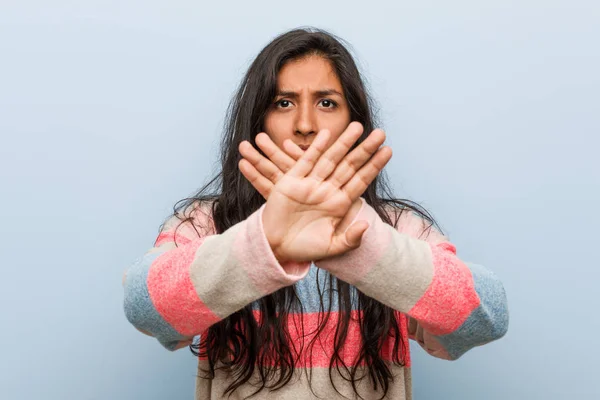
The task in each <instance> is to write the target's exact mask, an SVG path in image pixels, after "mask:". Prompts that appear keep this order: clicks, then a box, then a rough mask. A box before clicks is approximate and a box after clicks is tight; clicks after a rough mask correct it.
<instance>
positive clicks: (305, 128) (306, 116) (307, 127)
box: [294, 104, 317, 136]
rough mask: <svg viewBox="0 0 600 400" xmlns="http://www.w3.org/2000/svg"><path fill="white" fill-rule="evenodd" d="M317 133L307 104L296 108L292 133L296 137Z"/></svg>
mask: <svg viewBox="0 0 600 400" xmlns="http://www.w3.org/2000/svg"><path fill="white" fill-rule="evenodd" d="M316 132H317V127H316V121H315V114H314V112H313V110H312V108H311V106H310V105H309V104H304V105H303V106H301V107H298V112H297V114H296V121H295V126H294V133H295V134H296V135H302V136H308V135H312V134H315V133H316Z"/></svg>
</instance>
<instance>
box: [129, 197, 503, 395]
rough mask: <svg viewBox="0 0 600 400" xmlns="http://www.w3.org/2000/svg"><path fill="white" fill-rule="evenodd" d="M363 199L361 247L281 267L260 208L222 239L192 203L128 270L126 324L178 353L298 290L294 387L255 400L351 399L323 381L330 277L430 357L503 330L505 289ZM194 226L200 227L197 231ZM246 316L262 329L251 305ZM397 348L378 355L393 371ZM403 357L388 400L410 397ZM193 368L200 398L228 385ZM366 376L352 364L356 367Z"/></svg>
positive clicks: (416, 225) (345, 385) (444, 241)
mask: <svg viewBox="0 0 600 400" xmlns="http://www.w3.org/2000/svg"><path fill="white" fill-rule="evenodd" d="M361 201H362V207H361V209H360V211H359V213H358V214H357V216H356V217H355V221H358V220H365V221H367V222H368V223H369V228H368V229H367V231H366V232H365V234H364V235H363V238H362V242H361V245H360V247H358V248H357V249H355V250H352V251H349V252H347V253H345V254H343V255H341V256H337V257H332V258H328V259H326V260H321V261H317V264H315V263H309V262H306V263H293V262H290V263H284V264H283V265H282V264H280V263H279V262H278V261H277V259H276V258H275V256H274V254H273V252H272V250H271V248H270V246H269V243H268V241H267V239H266V236H265V233H264V230H263V225H262V212H263V210H264V205H263V206H262V207H261V208H259V209H258V210H257V211H256V212H254V213H253V214H251V215H250V216H249V217H248V218H247V219H246V220H244V221H242V222H240V223H238V224H236V225H234V226H232V227H230V228H229V229H227V230H226V231H225V232H223V233H221V234H216V233H215V229H214V224H213V221H212V218H211V216H210V212H209V211H208V210H209V209H210V208H209V207H205V206H203V207H200V206H196V208H195V209H194V210H193V217H194V221H195V222H194V226H192V224H190V223H189V222H186V223H185V224H183V225H181V226H179V227H178V225H179V222H180V220H179V219H178V218H177V217H172V218H171V219H170V220H169V221H167V223H165V225H164V226H163V229H162V231H161V233H160V234H159V236H158V238H157V240H156V242H155V244H154V247H153V248H152V249H150V250H149V251H148V252H147V253H146V254H145V255H143V256H142V257H140V258H139V259H138V260H136V261H135V262H134V263H133V264H132V265H131V266H130V267H129V268H128V269H127V270H126V272H125V275H124V278H123V286H124V292H125V297H124V309H125V315H126V317H127V319H128V320H129V322H131V324H133V325H134V326H135V327H136V328H137V329H138V330H140V331H142V332H144V333H146V334H148V335H152V336H154V337H155V338H156V339H157V340H158V341H159V342H160V343H161V344H162V346H164V347H165V348H166V349H168V350H176V349H180V348H182V347H186V346H187V345H188V344H190V343H192V341H193V339H194V337H195V336H198V335H202V334H203V333H204V332H205V331H206V330H207V329H208V328H209V327H210V326H211V325H212V324H214V323H216V322H218V321H220V320H222V319H224V318H226V317H227V316H228V315H230V314H232V313H234V312H235V311H238V310H240V309H241V308H243V307H245V306H246V305H249V304H252V305H255V304H256V301H257V300H259V299H260V298H262V297H264V296H266V295H269V294H271V293H273V292H275V291H277V290H279V289H281V288H283V287H285V286H289V285H295V288H296V292H297V294H298V297H299V299H300V302H301V304H302V313H297V314H292V315H290V318H288V332H289V333H290V336H291V343H292V344H293V348H295V349H296V348H299V349H301V350H299V354H300V357H298V362H297V364H296V365H295V375H294V378H293V379H292V381H291V382H289V383H288V384H287V385H286V386H285V387H283V388H282V389H279V390H277V391H269V390H268V389H264V390H262V391H261V392H259V393H258V395H256V396H255V397H254V398H256V399H288V398H290V399H316V398H319V397H320V398H326V399H334V398H343V397H342V396H345V397H346V398H355V393H354V390H353V389H352V385H351V383H349V382H347V381H346V380H345V379H344V378H343V377H342V376H339V374H338V373H337V372H336V369H335V368H334V369H333V371H332V376H331V379H333V381H334V384H335V387H334V386H333V385H332V383H331V380H330V370H329V365H330V364H329V363H330V359H331V355H332V354H333V344H334V337H335V329H336V326H337V320H338V317H339V313H340V311H339V310H340V308H339V304H337V296H335V295H334V296H332V304H329V302H328V296H323V298H324V300H325V303H326V304H321V302H320V301H319V295H318V293H319V287H320V288H321V289H320V290H321V292H323V288H324V287H325V286H327V285H326V280H327V279H340V280H342V281H345V282H347V283H349V284H351V285H352V289H353V290H354V292H352V295H353V296H352V297H353V298H355V297H356V290H358V291H360V292H362V293H364V294H366V295H367V296H369V297H372V298H374V299H376V300H378V301H379V302H381V303H383V304H385V305H387V306H389V307H391V308H392V309H394V310H395V311H396V312H397V319H398V321H399V323H400V331H401V334H402V336H403V340H404V343H408V339H412V340H415V341H417V342H418V343H419V344H420V346H421V347H422V348H423V349H425V351H427V352H428V353H429V354H431V355H432V356H435V357H438V358H442V359H447V360H456V359H457V358H459V357H461V356H462V355H463V354H464V353H465V352H467V351H468V350H470V349H471V348H473V347H475V346H480V345H483V344H485V343H489V342H491V341H494V340H497V339H499V338H501V337H502V336H503V335H504V334H505V333H506V331H507V329H508V308H507V300H506V295H505V291H504V288H503V286H502V283H501V281H500V280H499V279H498V278H497V277H496V276H495V275H494V274H493V273H492V272H491V271H490V270H488V269H486V268H484V267H483V266H481V265H478V264H474V263H467V262H464V261H462V260H461V259H460V258H459V257H458V256H457V254H456V248H455V246H454V245H453V244H452V243H450V242H449V240H448V238H446V237H445V236H443V235H441V234H440V233H439V232H438V231H436V230H435V229H433V228H432V229H431V230H430V231H429V232H428V233H424V228H425V224H424V221H423V220H422V219H421V218H420V217H419V216H418V215H416V214H415V213H413V212H409V211H404V212H402V213H401V214H400V219H399V221H398V224H397V228H394V227H392V226H390V225H388V224H386V223H385V222H383V221H382V220H381V218H380V217H379V215H378V214H377V212H376V211H375V210H374V209H373V208H372V207H371V206H370V205H368V204H367V203H366V201H365V200H364V199H362V198H361ZM198 226H204V227H207V229H204V230H202V229H200V230H199V229H198ZM175 243H177V245H176V244H175ZM352 304H353V310H352V315H351V318H350V322H349V326H348V334H347V338H346V341H345V345H344V347H343V349H342V350H341V352H340V356H341V358H342V359H343V360H344V362H345V364H346V365H348V366H353V365H356V358H357V355H358V352H359V350H360V345H361V334H360V326H359V323H358V317H359V316H360V313H361V312H362V311H361V310H359V309H357V307H356V302H354V301H352ZM330 306H331V307H330ZM329 309H331V310H332V311H330V312H329V320H328V321H327V324H326V325H325V327H324V329H323V331H322V332H321V333H320V335H319V338H318V340H316V341H314V345H313V347H312V348H311V349H310V351H304V352H303V351H302V349H304V346H303V345H304V344H305V343H310V342H311V340H312V339H313V338H314V328H315V327H317V326H318V324H319V321H321V320H322V318H323V312H324V310H329ZM254 313H255V316H256V318H257V320H260V311H259V310H258V308H257V307H254ZM311 335H312V336H311ZM393 340H394V338H391V337H390V338H389V339H388V343H386V344H385V345H384V346H383V349H382V354H381V356H382V358H383V359H384V360H386V361H390V362H391V361H392V359H393V354H392V350H393ZM402 351H403V360H404V364H405V365H404V366H403V367H401V366H396V365H393V364H391V363H390V369H391V371H392V373H393V374H394V379H393V381H392V383H391V386H390V389H389V390H388V394H387V398H390V399H410V398H411V375H410V368H411V360H410V350H409V346H403V348H402ZM198 368H199V376H198V378H197V380H196V400H199V399H220V398H223V397H222V396H223V391H224V389H225V388H226V387H227V386H228V385H229V384H230V383H231V382H232V378H231V376H230V375H229V374H228V373H227V372H225V371H217V373H216V376H215V377H214V378H213V379H206V378H204V377H203V372H202V371H201V370H202V369H204V370H205V369H206V368H207V361H206V360H204V359H199V360H198ZM365 368H366V367H365V366H364V365H359V369H360V370H364V369H365ZM358 376H360V374H359V375H358ZM309 377H310V385H309ZM257 382H260V380H251V381H250V382H248V383H246V384H244V385H243V386H242V387H240V388H238V389H237V390H236V391H235V392H234V393H233V395H232V396H231V397H230V398H232V399H238V398H239V399H243V398H244V397H247V396H249V395H250V394H252V393H254V391H255V390H256V388H257V386H256V384H257ZM357 389H358V391H359V394H360V395H361V396H362V397H363V398H364V399H377V398H380V397H381V392H380V390H379V389H380V388H378V390H374V389H373V386H372V384H370V382H369V379H363V380H362V381H360V382H359V383H358V385H357ZM317 396H318V397H317Z"/></svg>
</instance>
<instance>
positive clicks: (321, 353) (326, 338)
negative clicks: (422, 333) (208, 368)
mask: <svg viewBox="0 0 600 400" xmlns="http://www.w3.org/2000/svg"><path fill="white" fill-rule="evenodd" d="M350 315H351V317H350V321H349V324H348V330H347V336H346V341H345V344H344V347H343V348H342V349H341V350H340V352H339V355H340V358H341V359H342V360H344V363H345V364H346V365H347V366H349V367H350V366H353V365H355V364H356V359H357V357H358V353H359V350H360V347H361V343H362V341H361V334H360V326H359V324H358V315H359V312H358V311H352V312H351V314H350ZM301 317H302V318H301ZM323 317H324V316H323V315H322V314H321V315H319V313H308V314H303V315H302V316H301V315H300V314H291V315H289V316H288V322H287V325H288V332H289V334H290V344H291V345H292V349H291V350H292V354H294V357H295V359H296V360H297V361H296V367H297V368H310V367H313V368H318V367H321V368H329V362H330V360H331V357H332V355H333V344H334V339H335V331H336V327H337V322H338V317H339V313H338V312H331V313H330V315H329V320H328V321H327V322H326V323H325V326H324V327H323V329H322V331H321V333H320V334H319V336H318V338H317V339H316V340H315V342H314V344H312V345H311V346H310V347H309V345H310V344H311V341H312V340H313V339H314V338H315V337H316V330H317V329H318V327H319V324H322V323H323ZM254 318H255V319H256V320H257V321H260V320H261V313H260V311H256V310H255V311H254ZM397 318H398V323H399V325H400V332H401V335H402V337H403V341H404V346H402V345H400V346H399V347H400V348H399V351H400V359H401V360H402V359H403V358H402V353H404V361H405V362H406V366H407V367H410V363H411V362H410V348H409V345H408V327H407V325H406V318H405V317H403V316H402V314H400V313H398V314H397ZM393 347H394V342H393V338H392V337H390V338H388V339H387V340H386V342H385V343H384V344H383V348H382V351H381V356H382V358H383V359H384V360H386V361H391V360H392V355H393V353H392V351H393ZM202 359H206V358H202ZM359 365H361V366H364V365H365V363H364V361H363V362H361V363H360V364H359Z"/></svg>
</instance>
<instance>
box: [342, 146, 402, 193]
mask: <svg viewBox="0 0 600 400" xmlns="http://www.w3.org/2000/svg"><path fill="white" fill-rule="evenodd" d="M390 158H392V149H391V148H390V147H388V146H384V147H382V148H380V149H379V150H378V151H377V153H375V155H374V156H373V157H371V159H370V160H369V162H367V163H366V164H365V165H364V166H363V167H362V168H361V169H360V170H359V171H358V172H356V174H354V176H353V177H352V179H350V181H349V182H348V183H346V184H345V185H344V186H343V187H342V190H343V191H344V192H345V193H346V194H347V195H348V197H349V198H350V199H352V200H355V199H357V198H358V197H359V196H360V195H361V194H363V193H364V192H365V190H367V187H368V186H369V184H371V182H372V181H373V179H375V177H376V176H377V174H379V172H380V171H381V170H382V169H383V167H385V165H386V164H387V163H388V161H390Z"/></svg>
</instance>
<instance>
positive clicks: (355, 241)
mask: <svg viewBox="0 0 600 400" xmlns="http://www.w3.org/2000/svg"><path fill="white" fill-rule="evenodd" d="M369 226H370V225H369V223H368V222H367V221H365V220H360V221H356V222H355V223H353V224H352V225H350V227H349V228H348V229H346V232H345V235H346V244H347V245H348V247H350V249H356V248H357V247H359V246H360V243H361V241H362V236H363V234H364V233H365V231H366V230H367V229H369Z"/></svg>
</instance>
